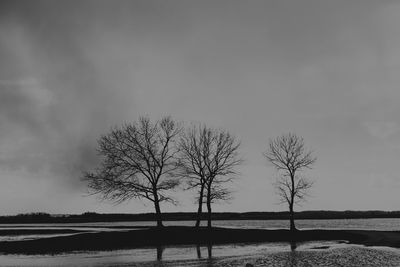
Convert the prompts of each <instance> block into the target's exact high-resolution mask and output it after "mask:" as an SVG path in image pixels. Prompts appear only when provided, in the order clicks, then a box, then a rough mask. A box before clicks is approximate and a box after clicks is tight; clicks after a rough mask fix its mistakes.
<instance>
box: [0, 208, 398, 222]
mask: <svg viewBox="0 0 400 267" xmlns="http://www.w3.org/2000/svg"><path fill="white" fill-rule="evenodd" d="M162 216H163V220H165V221H184V220H196V213H195V212H170V213H163V215H162ZM288 216H289V213H288V212H243V213H239V212H216V213H215V214H213V220H280V219H287V218H288ZM295 218H296V219H362V218H400V211H379V210H373V211H323V210H321V211H301V212H296V213H295ZM203 219H204V220H205V219H206V217H205V216H203ZM155 220H156V215H155V214H154V213H140V214H125V213H122V214H114V213H111V214H101V213H95V212H85V213H82V214H79V215H52V214H48V213H43V212H38V213H27V214H18V215H14V216H0V223H82V222H121V221H155Z"/></svg>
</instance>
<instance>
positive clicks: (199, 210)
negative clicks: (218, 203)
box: [195, 185, 204, 228]
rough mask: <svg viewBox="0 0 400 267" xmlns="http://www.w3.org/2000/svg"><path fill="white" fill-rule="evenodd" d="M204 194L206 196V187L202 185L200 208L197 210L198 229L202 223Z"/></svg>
mask: <svg viewBox="0 0 400 267" xmlns="http://www.w3.org/2000/svg"><path fill="white" fill-rule="evenodd" d="M203 194H204V185H201V188H200V196H199V208H198V209H197V219H196V225H195V227H196V228H199V226H200V221H201V214H202V212H203Z"/></svg>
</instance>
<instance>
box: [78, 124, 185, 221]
mask: <svg viewBox="0 0 400 267" xmlns="http://www.w3.org/2000/svg"><path fill="white" fill-rule="evenodd" d="M180 132H181V127H180V125H179V124H178V123H176V122H175V121H173V120H172V119H171V118H170V117H164V118H162V119H161V120H159V121H156V122H155V123H152V122H151V121H150V119H149V118H147V117H141V118H140V119H139V120H138V121H137V122H134V123H132V124H125V125H123V126H122V127H119V128H115V129H112V130H111V131H110V132H109V133H108V134H105V135H103V136H101V137H100V139H99V140H98V153H99V155H100V156H102V162H101V165H100V167H99V168H97V169H96V170H95V171H94V172H86V173H85V174H84V178H83V179H84V180H85V181H86V182H87V183H88V188H89V191H90V192H91V193H93V194H100V195H101V196H102V197H103V198H104V199H109V200H112V201H115V202H117V203H118V202H123V201H125V200H129V199H132V198H140V199H146V200H148V201H151V202H153V204H154V208H155V211H156V217H157V226H159V227H161V226H162V216H161V209H160V202H163V201H169V202H172V203H174V199H173V198H171V197H170V196H168V195H167V194H166V193H167V191H168V190H170V189H173V188H175V187H176V186H178V184H179V180H178V179H177V178H176V177H175V176H174V174H175V172H176V170H177V164H176V154H177V149H176V144H175V142H176V138H177V136H178V135H179V133H180Z"/></svg>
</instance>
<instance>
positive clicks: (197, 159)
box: [179, 125, 242, 227]
mask: <svg viewBox="0 0 400 267" xmlns="http://www.w3.org/2000/svg"><path fill="white" fill-rule="evenodd" d="M239 147H240V143H239V142H238V141H236V139H235V137H234V136H232V135H231V134H229V133H228V132H227V131H223V130H216V129H212V128H209V127H207V126H205V125H192V126H191V127H189V128H188V129H187V130H186V131H185V132H184V133H183V134H182V136H181V138H180V142H179V150H180V156H179V166H180V176H181V177H184V178H186V179H187V180H186V181H187V184H188V185H189V186H188V187H189V188H194V189H197V190H198V196H197V203H198V211H197V220H196V227H198V226H199V225H200V220H201V214H202V206H203V201H204V198H205V201H206V205H207V211H208V212H207V214H208V216H207V221H208V222H207V225H208V227H211V204H212V203H213V202H214V201H217V200H228V199H229V198H230V194H231V191H230V190H229V189H228V188H226V186H224V184H225V183H227V182H230V181H231V180H232V178H233V177H234V176H235V174H236V171H235V167H236V166H237V165H239V164H240V163H241V162H242V160H241V159H240V158H239V153H238V150H239Z"/></svg>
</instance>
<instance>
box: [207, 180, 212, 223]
mask: <svg viewBox="0 0 400 267" xmlns="http://www.w3.org/2000/svg"><path fill="white" fill-rule="evenodd" d="M207 227H208V228H209V229H211V186H209V187H208V188H207Z"/></svg>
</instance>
